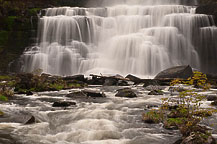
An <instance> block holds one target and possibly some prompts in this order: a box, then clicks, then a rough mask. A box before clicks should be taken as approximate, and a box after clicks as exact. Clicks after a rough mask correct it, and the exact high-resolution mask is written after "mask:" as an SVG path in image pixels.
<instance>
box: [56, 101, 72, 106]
mask: <svg viewBox="0 0 217 144" xmlns="http://www.w3.org/2000/svg"><path fill="white" fill-rule="evenodd" d="M73 105H76V103H75V102H65V101H59V102H54V103H53V105H52V107H69V106H73Z"/></svg>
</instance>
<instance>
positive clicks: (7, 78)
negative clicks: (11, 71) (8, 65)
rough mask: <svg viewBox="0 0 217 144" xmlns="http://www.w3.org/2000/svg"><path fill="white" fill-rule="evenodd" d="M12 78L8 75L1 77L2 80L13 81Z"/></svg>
mask: <svg viewBox="0 0 217 144" xmlns="http://www.w3.org/2000/svg"><path fill="white" fill-rule="evenodd" d="M11 79H12V77H11V76H8V75H0V80H11Z"/></svg>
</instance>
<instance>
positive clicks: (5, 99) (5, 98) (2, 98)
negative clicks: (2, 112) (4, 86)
mask: <svg viewBox="0 0 217 144" xmlns="http://www.w3.org/2000/svg"><path fill="white" fill-rule="evenodd" d="M0 101H8V98H7V97H6V96H3V95H0Z"/></svg>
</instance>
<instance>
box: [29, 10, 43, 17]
mask: <svg viewBox="0 0 217 144" xmlns="http://www.w3.org/2000/svg"><path fill="white" fill-rule="evenodd" d="M40 10H41V8H32V9H29V10H28V12H29V15H31V16H35V15H37V14H38V13H39V11H40Z"/></svg>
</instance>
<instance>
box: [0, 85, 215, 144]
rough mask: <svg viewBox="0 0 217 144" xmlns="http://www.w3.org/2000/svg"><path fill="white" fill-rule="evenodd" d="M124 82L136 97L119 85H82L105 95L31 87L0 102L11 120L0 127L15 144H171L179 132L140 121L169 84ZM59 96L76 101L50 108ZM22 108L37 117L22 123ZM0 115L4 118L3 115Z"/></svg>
mask: <svg viewBox="0 0 217 144" xmlns="http://www.w3.org/2000/svg"><path fill="white" fill-rule="evenodd" d="M130 87H132V89H133V90H134V91H135V92H136V93H137V95H138V97H137V98H133V99H128V98H119V97H115V94H116V90H117V89H120V88H121V87H92V86H89V87H88V88H86V89H88V90H94V91H101V92H102V91H103V92H104V93H105V95H106V98H97V99H92V98H89V99H86V98H84V99H73V97H72V98H68V97H66V94H68V93H69V90H67V91H60V92H43V93H35V94H34V95H33V96H25V95H16V96H15V98H14V99H15V100H12V101H10V102H9V103H6V104H0V109H1V111H3V112H4V113H5V117H6V118H7V117H9V119H12V120H11V122H7V123H1V124H0V133H2V132H3V133H6V134H5V135H6V136H7V134H9V135H11V136H12V137H13V139H9V140H10V143H12V144H14V143H15V142H13V141H16V142H17V143H18V144H173V143H174V142H175V141H176V140H178V139H179V138H180V137H181V135H180V133H179V132H178V131H177V130H166V129H164V128H163V127H162V124H146V123H144V122H143V121H142V114H143V113H145V112H146V110H147V107H148V106H159V105H160V104H161V98H165V97H171V96H170V92H169V91H167V90H168V89H169V88H168V87H167V88H165V89H164V95H162V96H150V95H148V93H149V91H147V90H146V89H144V88H143V87H141V86H137V87H134V86H130ZM122 88H123V87H122ZM162 88H163V87H162ZM70 91H79V89H73V90H70ZM216 92H217V90H216V89H212V90H210V91H209V92H206V93H204V92H200V94H205V95H216ZM174 96H175V95H174ZM175 97H176V96H175ZM59 100H66V101H73V102H76V103H77V105H76V106H71V107H68V108H66V109H64V108H53V107H52V104H53V102H52V101H59ZM210 103H211V102H208V101H204V102H203V105H202V106H203V107H206V108H207V107H210ZM153 108H154V107H153ZM150 109H152V108H151V107H150V108H149V110H150ZM28 114H31V115H33V116H34V117H35V118H36V119H37V121H39V123H34V124H30V125H24V124H23V123H25V120H22V119H24V118H25V117H26V116H27V115H28ZM0 120H1V122H2V121H4V117H1V119H0ZM26 120H27V119H26ZM216 120H217V116H216V115H214V116H212V117H211V118H209V119H207V120H205V123H207V125H213V123H215V122H216ZM214 127H215V129H214V131H213V134H216V133H217V127H216V126H214ZM7 128H10V129H11V132H10V133H7ZM5 135H1V136H0V143H1V140H2V139H4V138H7V137H4V136H5ZM8 143H9V142H8ZM2 144H5V143H2Z"/></svg>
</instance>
